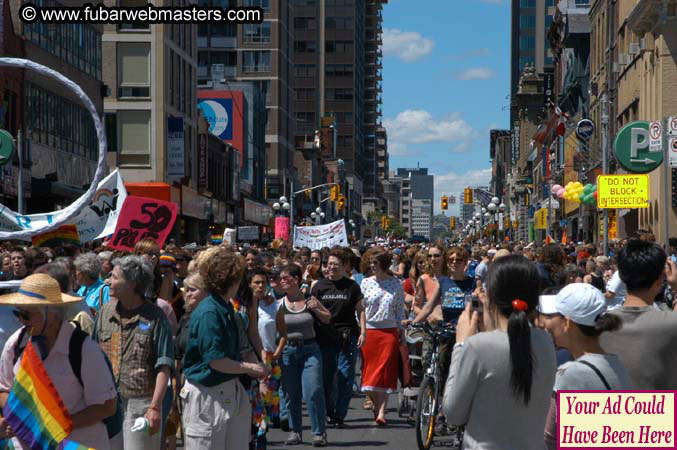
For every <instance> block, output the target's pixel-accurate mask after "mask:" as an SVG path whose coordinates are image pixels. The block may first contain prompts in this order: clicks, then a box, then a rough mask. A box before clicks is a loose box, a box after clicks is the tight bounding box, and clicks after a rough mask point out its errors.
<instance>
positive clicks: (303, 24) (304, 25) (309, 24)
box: [294, 17, 317, 30]
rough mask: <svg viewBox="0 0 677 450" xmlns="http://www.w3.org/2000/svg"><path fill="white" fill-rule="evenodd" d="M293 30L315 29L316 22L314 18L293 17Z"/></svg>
mask: <svg viewBox="0 0 677 450" xmlns="http://www.w3.org/2000/svg"><path fill="white" fill-rule="evenodd" d="M294 28H295V29H297V30H315V29H317V20H316V19H315V18H314V17H294Z"/></svg>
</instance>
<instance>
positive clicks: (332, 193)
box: [329, 184, 338, 202]
mask: <svg viewBox="0 0 677 450" xmlns="http://www.w3.org/2000/svg"><path fill="white" fill-rule="evenodd" d="M329 200H331V201H332V202H335V201H337V200H338V186H337V185H335V184H332V185H331V187H330V188H329Z"/></svg>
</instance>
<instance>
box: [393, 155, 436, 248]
mask: <svg viewBox="0 0 677 450" xmlns="http://www.w3.org/2000/svg"><path fill="white" fill-rule="evenodd" d="M395 176H396V177H397V178H400V179H402V188H401V191H400V195H401V199H402V200H401V206H400V215H401V218H402V220H401V223H402V226H404V227H405V228H407V229H408V230H409V237H414V236H420V237H424V238H426V239H430V236H431V234H432V224H433V198H434V196H435V190H434V189H435V188H434V177H433V176H432V175H428V169H422V168H420V167H417V168H398V169H397V172H396V174H395Z"/></svg>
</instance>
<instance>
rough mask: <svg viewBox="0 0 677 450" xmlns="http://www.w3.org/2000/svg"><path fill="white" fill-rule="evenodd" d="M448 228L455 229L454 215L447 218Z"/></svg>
mask: <svg viewBox="0 0 677 450" xmlns="http://www.w3.org/2000/svg"><path fill="white" fill-rule="evenodd" d="M449 229H450V230H451V231H454V230H455V229H456V217H455V216H451V217H450V218H449Z"/></svg>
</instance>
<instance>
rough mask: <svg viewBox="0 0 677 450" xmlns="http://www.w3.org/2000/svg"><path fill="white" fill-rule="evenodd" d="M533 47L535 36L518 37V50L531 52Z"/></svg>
mask: <svg viewBox="0 0 677 450" xmlns="http://www.w3.org/2000/svg"><path fill="white" fill-rule="evenodd" d="M535 46H536V37H535V36H520V50H533V49H534V47H535Z"/></svg>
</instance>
